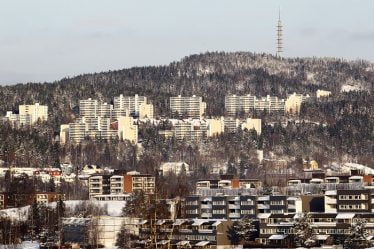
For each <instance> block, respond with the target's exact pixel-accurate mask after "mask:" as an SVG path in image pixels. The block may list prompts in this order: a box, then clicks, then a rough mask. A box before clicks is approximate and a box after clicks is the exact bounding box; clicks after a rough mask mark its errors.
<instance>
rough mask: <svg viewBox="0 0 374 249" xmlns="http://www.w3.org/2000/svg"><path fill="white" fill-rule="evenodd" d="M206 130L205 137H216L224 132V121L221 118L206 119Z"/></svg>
mask: <svg viewBox="0 0 374 249" xmlns="http://www.w3.org/2000/svg"><path fill="white" fill-rule="evenodd" d="M206 122H207V125H208V129H207V136H208V137H213V136H218V135H220V134H222V133H224V131H225V120H224V118H223V117H221V118H220V119H207V120H206Z"/></svg>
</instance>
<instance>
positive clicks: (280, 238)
mask: <svg viewBox="0 0 374 249" xmlns="http://www.w3.org/2000/svg"><path fill="white" fill-rule="evenodd" d="M285 238H286V235H284V234H273V235H271V236H270V237H269V240H282V239H285Z"/></svg>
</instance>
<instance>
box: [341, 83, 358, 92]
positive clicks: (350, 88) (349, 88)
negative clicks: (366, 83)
mask: <svg viewBox="0 0 374 249" xmlns="http://www.w3.org/2000/svg"><path fill="white" fill-rule="evenodd" d="M360 90H362V89H361V87H360V86H355V85H342V87H341V90H340V91H341V92H351V91H360Z"/></svg>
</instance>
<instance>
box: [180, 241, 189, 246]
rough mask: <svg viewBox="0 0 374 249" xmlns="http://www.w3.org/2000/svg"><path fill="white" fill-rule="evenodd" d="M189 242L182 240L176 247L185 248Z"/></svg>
mask: <svg viewBox="0 0 374 249" xmlns="http://www.w3.org/2000/svg"><path fill="white" fill-rule="evenodd" d="M189 243H190V242H189V241H188V240H182V241H179V242H178V243H177V246H185V245H187V244H189Z"/></svg>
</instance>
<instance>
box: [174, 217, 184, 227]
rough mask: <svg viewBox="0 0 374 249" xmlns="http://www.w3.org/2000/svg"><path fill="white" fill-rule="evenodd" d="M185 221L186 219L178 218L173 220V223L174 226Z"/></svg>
mask: <svg viewBox="0 0 374 249" xmlns="http://www.w3.org/2000/svg"><path fill="white" fill-rule="evenodd" d="M185 222H186V220H182V219H179V220H175V222H174V224H173V225H174V226H180V225H182V224H183V223H185Z"/></svg>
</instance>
